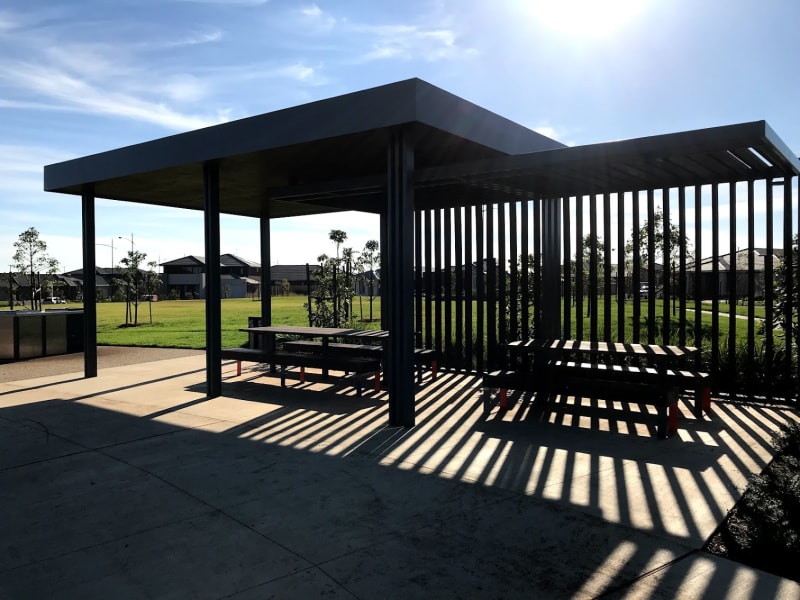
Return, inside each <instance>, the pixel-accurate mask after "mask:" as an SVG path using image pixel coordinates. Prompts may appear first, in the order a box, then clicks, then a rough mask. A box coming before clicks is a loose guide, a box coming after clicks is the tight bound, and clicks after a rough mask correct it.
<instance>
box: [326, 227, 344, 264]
mask: <svg viewBox="0 0 800 600" xmlns="http://www.w3.org/2000/svg"><path fill="white" fill-rule="evenodd" d="M328 237H329V238H330V240H331V241H332V242H333V243H334V244H336V259H337V260H338V259H339V246H341V245H342V244H343V243H344V241H345V240H346V239H347V233H345V232H344V231H342V230H341V229H331V232H330V233H329V234H328Z"/></svg>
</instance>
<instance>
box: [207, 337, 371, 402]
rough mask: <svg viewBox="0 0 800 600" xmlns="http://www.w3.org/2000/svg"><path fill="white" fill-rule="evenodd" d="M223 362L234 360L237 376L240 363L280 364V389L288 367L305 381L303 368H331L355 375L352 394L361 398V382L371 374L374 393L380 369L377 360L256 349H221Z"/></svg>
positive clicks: (283, 384)
mask: <svg viewBox="0 0 800 600" xmlns="http://www.w3.org/2000/svg"><path fill="white" fill-rule="evenodd" d="M221 356H222V358H223V359H228V360H235V361H237V363H236V374H237V376H239V375H241V374H242V366H241V363H242V361H248V362H259V363H269V364H271V365H280V366H281V367H282V368H281V386H282V387H285V386H286V370H287V369H288V368H289V367H300V381H301V382H303V381H305V369H306V368H307V367H308V368H312V369H322V370H324V371H327V370H329V369H333V370H336V371H344V372H346V373H355V374H356V376H357V377H356V392H357V394H358V395H359V396H360V395H361V387H362V380H363V379H364V378H365V376H366V375H368V374H370V373H374V375H375V390H376V391H380V370H381V361H380V358H379V357H365V356H345V355H341V354H340V355H333V356H321V355H320V354H313V353H311V354H309V353H302V352H286V351H278V352H267V351H265V350H259V349H256V348H224V349H223V350H222V354H221Z"/></svg>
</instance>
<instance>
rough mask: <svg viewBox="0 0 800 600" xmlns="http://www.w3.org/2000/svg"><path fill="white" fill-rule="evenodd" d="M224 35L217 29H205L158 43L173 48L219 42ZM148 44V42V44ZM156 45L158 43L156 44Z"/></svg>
mask: <svg viewBox="0 0 800 600" xmlns="http://www.w3.org/2000/svg"><path fill="white" fill-rule="evenodd" d="M224 37H225V34H224V33H223V32H222V31H221V30H218V29H215V30H213V31H206V32H204V33H193V34H191V35H188V36H186V37H183V38H181V39H178V40H173V41H168V42H164V43H162V44H160V45H161V46H162V47H164V48H175V47H179V46H198V45H200V44H212V43H214V42H219V41H221V40H222V39H223V38H224ZM148 45H149V44H148ZM156 45H157V46H158V45H159V44H156Z"/></svg>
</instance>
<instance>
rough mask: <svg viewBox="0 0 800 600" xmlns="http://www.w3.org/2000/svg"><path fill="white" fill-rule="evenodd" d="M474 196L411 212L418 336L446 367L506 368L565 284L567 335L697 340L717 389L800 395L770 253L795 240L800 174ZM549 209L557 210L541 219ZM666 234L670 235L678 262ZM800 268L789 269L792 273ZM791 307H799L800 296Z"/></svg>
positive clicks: (562, 302)
mask: <svg viewBox="0 0 800 600" xmlns="http://www.w3.org/2000/svg"><path fill="white" fill-rule="evenodd" d="M467 197H468V198H469V202H468V204H469V205H468V206H465V207H458V208H447V209H441V208H436V209H424V208H423V209H418V210H417V212H416V215H415V227H416V230H417V231H416V236H415V240H416V248H415V252H414V257H415V260H416V261H417V264H416V268H415V285H416V294H417V295H416V299H415V304H414V306H415V311H416V315H415V326H416V329H417V331H416V339H417V345H418V346H422V347H427V348H435V349H436V350H437V351H438V352H439V353H440V354H441V363H442V367H443V368H446V369H447V368H449V369H457V370H468V371H477V372H483V371H485V370H488V369H492V368H497V367H501V366H504V365H505V364H507V361H508V360H509V356H508V353H507V352H506V350H505V347H506V344H507V342H509V341H513V340H514V339H527V338H528V337H532V336H535V335H536V329H537V326H540V325H541V323H537V321H539V320H540V319H542V318H552V315H549V316H548V315H544V316H543V317H542V316H540V315H541V311H542V310H543V306H544V305H545V304H546V303H544V302H543V301H542V300H541V298H542V297H543V296H542V295H543V294H546V295H550V294H558V295H559V296H558V302H557V305H558V307H559V308H558V311H557V314H556V317H555V318H557V319H560V326H559V331H560V335H562V336H563V337H571V338H577V339H599V340H611V341H634V342H635V341H642V342H649V343H668V344H680V345H697V346H699V347H700V348H701V350H702V358H701V359H700V362H701V366H703V368H707V369H710V370H711V371H712V372H713V373H715V374H717V376H718V377H717V387H718V390H717V391H718V392H727V393H731V394H733V395H735V396H737V397H738V396H742V397H745V398H755V397H765V398H770V399H771V398H776V399H787V398H790V399H792V400H794V401H796V399H797V383H796V382H797V381H798V374H800V365H798V360H797V356H798V348H799V347H800V346H799V345H800V340H798V339H796V338H795V339H791V332H790V334H789V337H790V339H789V340H788V344H787V343H786V341H785V339H784V338H785V335H784V332H783V331H782V330H777V331H776V330H775V329H774V328H773V327H772V326H770V325H768V324H770V323H771V322H772V318H773V315H775V314H776V313H777V312H778V311H779V305H778V300H779V298H778V295H777V294H776V287H775V277H776V276H778V275H779V269H778V268H777V263H775V265H773V261H772V260H769V259H768V257H769V256H771V255H772V254H777V255H778V256H779V257H780V255H781V254H782V252H783V250H784V249H788V248H789V247H790V246H791V244H792V243H793V242H794V239H795V234H796V232H797V223H798V220H800V202H798V180H797V178H786V179H778V180H772V179H767V180H765V179H759V180H749V181H741V182H731V183H723V184H712V185H704V186H688V187H685V188H669V189H642V190H633V191H626V192H624V193H617V194H609V193H604V194H598V195H586V196H580V197H575V196H572V197H564V198H555V199H520V198H519V197H517V196H511V195H509V194H502V193H496V192H490V191H487V190H484V191H483V192H481V194H480V195H478V196H477V200H476V195H475V192H474V191H469V190H468V191H467V192H465V198H467ZM547 203H551V204H547ZM547 206H555V207H556V209H555V210H556V211H557V214H558V215H560V217H559V219H557V220H556V221H552V220H551V219H550V218H549V217H548V219H547V221H545V220H544V219H543V214H544V213H543V212H542V211H543V208H544V207H547ZM659 213H660V214H661V215H663V217H664V219H663V221H662V222H661V223H660V226H659V228H658V231H656V228H655V227H654V226H653V224H654V222H655V218H656V215H657V214H659ZM548 214H552V211H551V212H550V213H548ZM784 215H788V216H789V218H787V219H784ZM552 223H556V226H557V227H558V231H559V234H560V239H557V240H555V246H552V245H551V246H546V245H545V244H546V243H547V239H548V238H547V236H546V233H545V232H544V230H543V228H544V227H545V226H552ZM645 226H647V228H646V229H643V228H645ZM673 228H677V230H678V233H679V235H678V239H677V240H676V241H675V243H674V244H673V243H671V242H670V241H669V240H670V239H671V231H672V229H673ZM657 237H658V238H660V239H661V240H667V241H666V242H664V243H662V247H663V250H664V251H666V253H667V255H668V257H669V259H668V260H664V259H663V257H662V256H661V252H660V250H659V248H658V246H659V243H658V241H657ZM687 238H688V241H687ZM550 243H551V244H552V243H553V242H552V241H551V242H550ZM626 246H628V247H630V248H632V251H631V252H629V253H627V252H625V248H626ZM552 248H558V250H555V251H553V250H552ZM753 248H756V249H757V252H753V251H752V249H753ZM553 252H556V253H560V256H558V257H557V259H558V261H559V264H558V268H559V269H560V273H561V285H560V288H559V287H558V286H553V285H552V279H551V280H549V283H548V284H547V285H543V283H542V282H543V280H542V269H541V265H542V261H545V260H548V259H552V257H549V256H548V254H552V253H553ZM653 256H655V257H656V260H651V257H653ZM787 257H788V253H787ZM798 277H800V274H799V273H794V272H793V271H792V269H789V271H788V279H789V281H788V282H787V283H788V284H791V283H792V281H796V280H797V278H798ZM643 284H647V285H648V286H649V293H648V294H647V297H644V293H643V292H641V291H640V290H642V285H643ZM554 288H557V289H554ZM547 297H548V298H550V299H551V302H552V300H553V298H552V296H547ZM555 305H556V304H555V303H553V304H550V305H549V306H550V307H551V308H550V309H547V308H545V310H551V312H552V310H553V309H552V306H555ZM781 310H782V311H783V312H782V313H781V314H782V316H783V317H784V319H785V318H787V317H791V315H792V314H793V312H794V308H793V306H792V303H791V301H790V302H788V303H785V304H784V305H783V306H782V309H781ZM729 312H730V314H731V317H729V316H728V315H729ZM787 347H788V352H787V351H786V348H787ZM742 374H744V375H742ZM737 378H738V381H739V383H738V384H737V385H733V384H731V382H733V381H736V380H737ZM764 382H768V383H770V384H772V385H765V384H764ZM788 382H794V383H792V384H791V385H790V384H789V383H788Z"/></svg>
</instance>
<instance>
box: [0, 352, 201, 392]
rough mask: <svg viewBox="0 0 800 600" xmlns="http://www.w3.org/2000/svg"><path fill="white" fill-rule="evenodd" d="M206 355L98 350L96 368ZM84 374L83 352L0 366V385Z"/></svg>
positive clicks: (196, 353) (5, 363) (198, 353)
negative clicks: (39, 378) (53, 376)
mask: <svg viewBox="0 0 800 600" xmlns="http://www.w3.org/2000/svg"><path fill="white" fill-rule="evenodd" d="M200 354H205V350H190V349H186V348H139V347H132V346H98V347H97V368H98V369H106V368H108V367H119V366H124V365H135V364H139V363H146V362H153V361H156V360H167V359H170V358H181V357H183V356H195V355H200ZM66 373H83V352H78V353H74V354H62V355H60V356H46V357H44V358H31V359H28V360H20V361H16V362H0V382H1V383H5V382H9V381H19V380H21V379H33V378H35V377H48V376H51V375H64V374H66Z"/></svg>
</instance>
